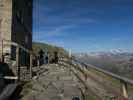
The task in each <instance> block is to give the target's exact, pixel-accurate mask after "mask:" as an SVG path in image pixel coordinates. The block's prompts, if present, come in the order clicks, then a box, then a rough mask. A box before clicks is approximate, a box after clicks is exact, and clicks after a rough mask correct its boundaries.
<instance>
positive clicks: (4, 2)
mask: <svg viewBox="0 0 133 100" xmlns="http://www.w3.org/2000/svg"><path fill="white" fill-rule="evenodd" d="M11 23H12V0H0V55H1V53H2V51H1V48H2V42H1V41H2V39H5V40H11ZM3 52H4V53H10V52H11V48H10V46H4V50H3Z"/></svg>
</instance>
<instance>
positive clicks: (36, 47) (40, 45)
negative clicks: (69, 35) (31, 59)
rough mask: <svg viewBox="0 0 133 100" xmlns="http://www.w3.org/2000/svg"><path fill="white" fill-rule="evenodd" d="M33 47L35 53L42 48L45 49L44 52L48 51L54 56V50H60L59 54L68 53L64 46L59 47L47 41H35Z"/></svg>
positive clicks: (64, 54)
mask: <svg viewBox="0 0 133 100" xmlns="http://www.w3.org/2000/svg"><path fill="white" fill-rule="evenodd" d="M32 48H33V52H34V53H35V54H37V53H38V52H39V51H40V50H43V51H44V52H48V53H49V54H50V56H52V55H53V53H54V52H58V53H59V56H67V55H68V53H67V51H66V50H65V49H63V48H62V47H57V46H54V45H50V44H46V43H39V42H33V45H32Z"/></svg>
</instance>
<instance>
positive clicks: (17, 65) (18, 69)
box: [1, 39, 33, 80]
mask: <svg viewBox="0 0 133 100" xmlns="http://www.w3.org/2000/svg"><path fill="white" fill-rule="evenodd" d="M8 46H9V48H11V46H14V47H16V68H17V71H18V72H17V78H16V77H13V76H7V77H6V78H5V79H18V80H20V72H19V71H20V59H19V57H20V49H22V50H24V51H25V52H27V53H28V54H29V55H30V66H29V67H30V78H32V66H33V65H32V64H33V63H32V59H33V52H32V51H30V50H28V49H26V48H25V47H23V46H22V45H20V44H18V43H16V42H13V41H10V40H5V39H4V40H2V50H1V54H2V59H4V49H5V47H8ZM2 61H3V60H2Z"/></svg>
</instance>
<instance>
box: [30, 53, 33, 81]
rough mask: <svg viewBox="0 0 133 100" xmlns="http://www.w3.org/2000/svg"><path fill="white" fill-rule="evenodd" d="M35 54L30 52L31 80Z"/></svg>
mask: <svg viewBox="0 0 133 100" xmlns="http://www.w3.org/2000/svg"><path fill="white" fill-rule="evenodd" d="M32 66H33V54H32V52H30V79H31V78H32Z"/></svg>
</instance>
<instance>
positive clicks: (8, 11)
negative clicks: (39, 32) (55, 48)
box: [0, 0, 33, 63]
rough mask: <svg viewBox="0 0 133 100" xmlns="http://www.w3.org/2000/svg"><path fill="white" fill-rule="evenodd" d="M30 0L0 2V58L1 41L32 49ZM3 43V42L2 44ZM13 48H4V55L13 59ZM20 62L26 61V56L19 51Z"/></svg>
mask: <svg viewBox="0 0 133 100" xmlns="http://www.w3.org/2000/svg"><path fill="white" fill-rule="evenodd" d="M32 5H33V1H32V0H0V57H1V52H2V50H1V47H2V45H1V44H2V39H5V40H10V41H13V42H16V43H18V44H20V45H22V46H24V47H25V48H27V49H29V50H31V49H32ZM4 43H5V42H4ZM15 49H16V48H15V47H14V46H9V45H8V46H6V47H4V50H3V51H4V53H9V54H11V58H15V55H16V52H15V51H16V50H15ZM20 54H21V55H20V57H21V58H20V60H21V62H22V61H24V63H25V62H26V61H28V60H27V59H28V54H26V53H25V52H24V51H23V50H20Z"/></svg>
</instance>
